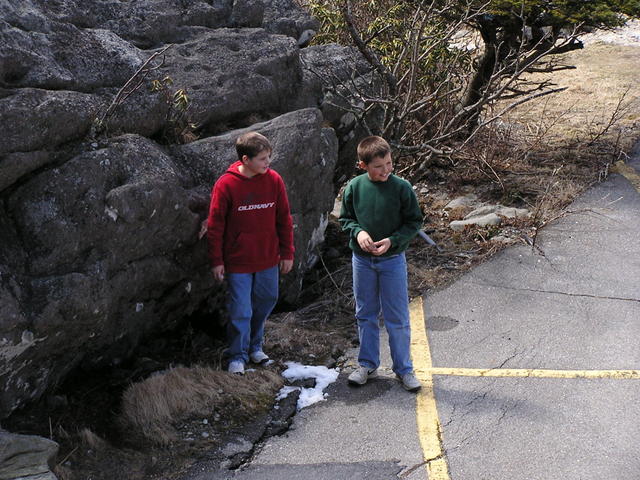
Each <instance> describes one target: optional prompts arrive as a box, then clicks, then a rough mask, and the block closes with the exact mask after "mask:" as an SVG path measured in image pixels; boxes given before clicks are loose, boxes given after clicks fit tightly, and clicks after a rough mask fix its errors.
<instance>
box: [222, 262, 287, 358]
mask: <svg viewBox="0 0 640 480" xmlns="http://www.w3.org/2000/svg"><path fill="white" fill-rule="evenodd" d="M278 274H279V272H278V265H276V266H275V267H271V268H267V269H266V270H261V271H260V272H255V273H228V274H227V281H228V284H229V296H228V299H227V311H228V312H229V322H228V323H227V337H228V341H229V349H228V350H227V355H228V357H229V361H234V360H242V361H243V362H244V363H247V362H248V361H249V354H250V353H253V352H256V351H258V350H262V337H263V335H264V324H265V321H266V320H267V317H268V316H269V314H270V313H271V311H272V310H273V307H275V305H276V302H277V301H278Z"/></svg>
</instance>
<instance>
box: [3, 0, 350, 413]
mask: <svg viewBox="0 0 640 480" xmlns="http://www.w3.org/2000/svg"><path fill="white" fill-rule="evenodd" d="M316 26H317V25H316V24H315V23H314V21H313V20H311V19H310V17H309V16H308V15H307V14H306V13H305V12H304V10H302V9H301V8H300V7H299V6H297V4H296V3H295V1H294V0H235V1H233V0H193V1H188V2H187V1H184V0H136V1H121V0H56V1H51V0H21V1H19V2H18V1H14V0H0V43H2V47H3V48H2V49H1V50H0V132H1V133H0V385H1V387H0V419H1V418H4V417H6V416H7V415H9V414H10V413H11V412H12V411H13V410H15V409H16V408H18V407H20V406H22V405H24V404H25V403H27V402H29V401H32V400H35V399H37V398H39V397H40V396H41V395H42V394H43V393H44V392H46V391H47V390H48V389H50V388H52V386H54V385H59V384H60V383H61V382H62V380H63V379H64V377H65V376H66V375H67V374H68V373H69V372H70V371H72V370H74V369H77V368H84V369H91V368H95V367H103V366H109V365H117V364H118V363H119V362H121V361H122V360H123V359H125V358H126V357H128V356H130V355H132V354H133V352H135V350H136V348H137V347H138V345H139V344H140V342H142V341H144V339H145V338H146V337H148V336H150V335H151V334H157V333H160V332H162V331H166V330H169V329H172V328H174V327H175V326H176V325H178V324H179V323H180V322H182V321H183V320H184V318H185V317H187V316H189V315H191V314H196V313H197V314H199V315H212V316H213V315H215V314H217V313H219V307H220V305H217V304H215V302H216V301H217V300H212V299H219V298H220V297H221V296H220V295H215V294H216V293H219V290H218V289H219V288H220V287H219V285H217V284H215V283H214V281H213V278H212V275H211V272H210V268H209V264H208V258H207V245H206V241H205V240H204V239H200V238H199V236H198V232H199V229H200V225H201V224H202V222H203V221H204V220H205V218H206V214H207V207H208V202H209V195H210V191H211V187H212V185H213V183H214V182H215V180H216V178H217V177H218V176H219V175H220V174H221V173H222V172H223V171H224V169H225V168H226V167H227V165H228V164H229V163H230V162H231V161H232V160H233V158H234V157H235V154H234V153H233V141H234V140H235V137H236V136H237V135H238V134H239V133H240V132H241V131H243V130H242V129H245V128H250V129H254V130H255V129H258V130H260V131H261V132H263V133H265V134H266V135H267V136H268V137H269V138H270V139H271V141H272V142H273V144H274V155H273V158H274V163H273V166H274V168H275V169H277V170H278V171H279V172H280V173H281V174H282V176H283V177H284V179H285V181H286V183H287V187H288V191H289V197H290V200H291V205H292V213H293V216H294V221H295V225H296V230H295V242H296V249H297V253H296V263H295V270H294V271H293V272H292V273H291V274H289V275H287V276H286V277H284V279H283V283H282V298H283V299H284V300H286V301H288V302H292V303H293V302H295V301H296V298H297V296H298V293H299V290H300V285H301V282H302V277H303V275H304V272H305V270H306V269H308V268H310V267H311V266H312V265H313V264H314V262H315V260H316V253H315V252H316V247H317V245H318V244H319V243H320V242H321V241H322V239H323V233H324V228H325V226H326V222H327V215H328V212H329V211H330V210H331V207H332V205H333V186H332V183H331V180H332V176H333V170H334V167H335V161H336V157H337V140H336V137H335V134H334V132H333V130H331V129H327V128H325V127H326V122H325V120H324V119H323V116H322V114H321V112H320V111H319V110H318V109H316V108H305V109H302V108H303V107H317V106H321V105H322V102H323V95H324V93H323V88H324V87H323V86H322V85H320V84H318V83H315V84H313V85H312V84H311V83H313V82H310V81H308V80H309V79H308V78H307V79H303V75H306V73H304V72H303V69H302V66H301V63H300V54H301V52H304V51H305V50H306V49H303V50H301V49H300V47H299V46H298V44H297V39H298V36H299V35H300V33H301V32H303V31H304V30H307V29H310V28H314V27H316ZM230 27H234V28H230ZM247 27H263V28H247ZM168 44H172V45H171V47H170V48H169V49H168V50H167V51H166V54H165V55H164V56H163V57H161V58H157V59H156V61H155V62H153V64H152V67H153V68H155V70H153V71H152V72H151V73H150V75H149V76H148V77H147V78H146V79H145V80H144V81H143V82H142V83H140V84H139V88H137V89H136V90H135V91H134V92H133V93H132V94H131V95H130V96H128V97H127V98H126V99H125V100H124V101H123V102H122V103H121V104H120V105H118V106H117V107H116V108H115V109H114V110H113V113H112V115H110V116H109V117H108V118H107V121H106V122H105V125H104V127H106V130H102V131H100V130H96V129H95V128H92V126H95V125H96V124H95V123H94V120H95V119H96V118H100V117H101V115H102V114H103V113H104V112H105V111H106V109H107V107H108V105H109V104H110V102H111V101H112V99H113V98H114V96H115V95H116V93H117V92H118V91H119V90H120V88H121V87H122V86H123V85H125V83H126V82H127V81H128V80H129V79H130V78H131V77H132V75H134V74H135V72H136V71H138V69H139V68H140V67H141V66H142V65H144V62H146V61H147V60H148V59H149V57H150V56H151V55H153V54H154V52H158V51H160V49H161V48H164V47H165V46H167V45H168ZM317 53H318V55H316V59H315V63H318V64H325V65H326V66H327V67H329V64H330V63H331V61H329V62H327V61H323V60H322V59H321V55H322V53H321V52H320V51H318V52H317ZM323 62H324V63H323ZM165 77H171V79H172V80H173V84H172V85H170V86H168V87H167V90H165V91H163V92H159V93H153V92H151V91H150V89H149V84H150V83H151V81H152V80H157V79H163V78H165ZM313 81H314V82H315V80H313ZM134 84H136V83H135V82H134ZM303 85H305V86H304V87H303ZM177 89H185V90H186V91H187V94H188V96H189V99H190V101H191V102H190V108H191V110H190V111H189V116H190V117H189V120H190V121H191V122H195V123H197V124H199V126H200V128H199V130H198V134H199V135H200V136H201V137H202V138H203V139H202V140H201V141H198V142H195V143H191V144H188V145H185V146H173V147H169V146H167V145H161V142H166V137H164V136H163V134H162V132H163V131H164V130H165V128H166V127H167V126H168V125H170V124H169V122H168V120H167V119H168V118H169V114H170V113H171V110H170V105H169V104H170V103H171V97H172V94H173V92H174V91H176V90H177ZM287 112H289V113H287ZM257 122H261V123H258V124H256V123H257ZM96 132H97V133H96ZM94 134H95V135H94ZM207 137H209V138H207Z"/></svg>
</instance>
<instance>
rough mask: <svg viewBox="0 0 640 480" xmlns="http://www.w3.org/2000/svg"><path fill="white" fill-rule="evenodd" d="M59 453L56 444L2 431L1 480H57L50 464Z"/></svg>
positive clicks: (0, 439)
mask: <svg viewBox="0 0 640 480" xmlns="http://www.w3.org/2000/svg"><path fill="white" fill-rule="evenodd" d="M57 453H58V444H57V443H56V442H53V441H51V440H47V439H46V438H42V437H36V436H32V435H16V434H13V433H9V432H5V431H4V430H0V480H19V479H22V480H56V476H55V475H54V474H53V473H51V470H50V469H49V464H50V463H51V462H52V461H53V459H54V458H55V456H56V454H57Z"/></svg>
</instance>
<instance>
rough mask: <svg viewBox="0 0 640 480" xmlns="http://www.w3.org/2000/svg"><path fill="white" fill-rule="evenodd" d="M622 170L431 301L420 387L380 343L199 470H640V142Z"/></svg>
mask: <svg viewBox="0 0 640 480" xmlns="http://www.w3.org/2000/svg"><path fill="white" fill-rule="evenodd" d="M617 171H620V172H622V173H624V174H625V175H626V177H625V176H623V175H622V174H620V173H615V174H612V175H610V176H609V178H608V179H607V180H606V181H605V182H603V183H600V184H598V185H596V186H594V187H593V188H591V189H590V190H589V191H587V192H586V193H585V194H583V195H582V196H581V197H580V198H579V199H578V200H577V201H576V202H575V203H574V204H572V205H571V206H570V207H569V209H568V211H567V213H566V214H565V215H564V216H563V217H562V218H559V219H558V220H557V221H555V222H553V223H552V224H550V225H548V226H547V227H545V228H544V229H543V230H541V232H540V233H539V235H538V238H537V239H536V247H535V248H532V247H531V246H530V245H526V244H525V243H524V242H523V243H521V244H518V245H514V246H511V247H509V248H507V249H505V250H503V251H502V252H500V253H499V254H498V255H496V256H495V257H493V258H492V259H491V260H489V261H488V262H486V263H484V264H482V265H480V266H479V267H477V268H475V269H474V270H472V271H471V272H469V273H468V274H466V275H465V276H464V277H462V278H461V279H460V280H459V281H457V282H455V283H454V284H452V285H451V286H449V287H448V288H446V289H443V290H441V291H437V292H434V293H432V294H429V295H428V296H426V297H425V298H424V299H423V309H421V310H422V312H420V313H419V314H418V316H417V317H418V322H419V324H420V326H421V327H422V326H423V325H424V327H426V328H424V329H423V333H422V334H421V333H420V329H418V331H417V332H415V338H418V339H419V337H420V335H424V334H425V333H426V337H427V338H428V342H427V340H426V338H425V343H424V345H423V346H422V347H421V346H420V345H419V344H417V345H416V346H414V347H415V348H417V349H419V350H416V351H417V352H418V354H417V356H421V357H422V360H420V361H418V362H416V363H417V371H418V373H419V376H420V377H421V378H422V379H423V381H424V382H425V388H423V391H422V392H421V394H420V395H415V394H411V393H408V392H405V391H404V390H403V389H402V388H401V387H400V385H399V384H398V382H397V381H395V379H394V378H393V375H392V373H391V371H390V368H389V365H390V361H389V358H388V354H387V352H386V349H385V357H384V361H383V367H382V369H381V373H382V376H381V378H378V379H376V380H372V381H370V383H368V384H367V385H365V386H363V387H359V388H352V387H349V386H347V384H346V375H347V374H348V373H349V370H348V369H345V371H344V372H342V373H341V375H340V378H339V380H338V381H337V382H336V383H335V384H333V385H332V386H331V387H330V388H329V389H328V390H327V392H328V394H329V396H328V398H327V401H325V402H322V403H319V404H316V405H314V406H312V407H308V408H306V409H303V410H302V411H300V412H299V413H298V414H297V415H296V417H295V420H294V423H293V428H292V429H291V430H289V431H288V432H287V433H285V434H284V435H282V436H279V437H272V438H270V439H269V440H268V441H267V442H266V443H265V444H264V445H262V446H261V447H260V448H258V449H257V452H256V454H255V456H254V458H253V459H252V461H251V462H250V463H249V464H247V465H246V466H245V467H243V468H241V469H238V470H234V471H218V472H215V473H202V475H201V476H199V477H198V479H199V480H221V479H239V480H258V479H260V480H270V479H282V480H297V479H305V480H307V479H311V480H325V479H326V480H329V479H331V480H340V479H345V480H346V479H354V480H358V479H363V480H378V479H380V480H383V479H384V480H388V479H396V478H402V479H409V480H415V479H427V478H430V480H538V479H539V480H557V479H560V478H561V479H563V480H586V479H599V480H629V479H638V478H640V455H639V454H640V446H639V445H640V402H639V401H638V398H640V348H639V344H640V241H639V238H640V192H639V189H640V182H639V181H638V179H639V178H640V177H638V172H640V152H639V154H638V155H635V157H634V159H633V160H631V161H630V162H628V163H627V165H626V166H621V167H620V168H619V169H617ZM634 175H635V176H634ZM418 309H419V308H418ZM419 310H420V309H419ZM421 315H422V316H421ZM423 319H424V320H423ZM413 320H414V321H415V320H416V319H415V318H414V319H413ZM422 322H424V323H422ZM383 344H384V343H383ZM416 358H417V357H416ZM414 362H415V360H414ZM430 402H431V403H430ZM430 405H431V406H430ZM425 419H426V420H425ZM425 421H426V423H427V424H429V423H430V422H431V424H432V426H433V428H431V427H430V426H429V425H426V426H425ZM434 448H435V450H434ZM434 451H435V452H436V453H433V452H434ZM436 463H437V464H436Z"/></svg>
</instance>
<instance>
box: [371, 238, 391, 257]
mask: <svg viewBox="0 0 640 480" xmlns="http://www.w3.org/2000/svg"><path fill="white" fill-rule="evenodd" d="M390 248H391V240H389V239H388V238H383V239H382V240H379V241H377V242H374V244H373V250H371V253H373V254H374V255H376V256H377V255H382V254H383V253H385V252H386V251H387V250H389V249H390Z"/></svg>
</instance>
